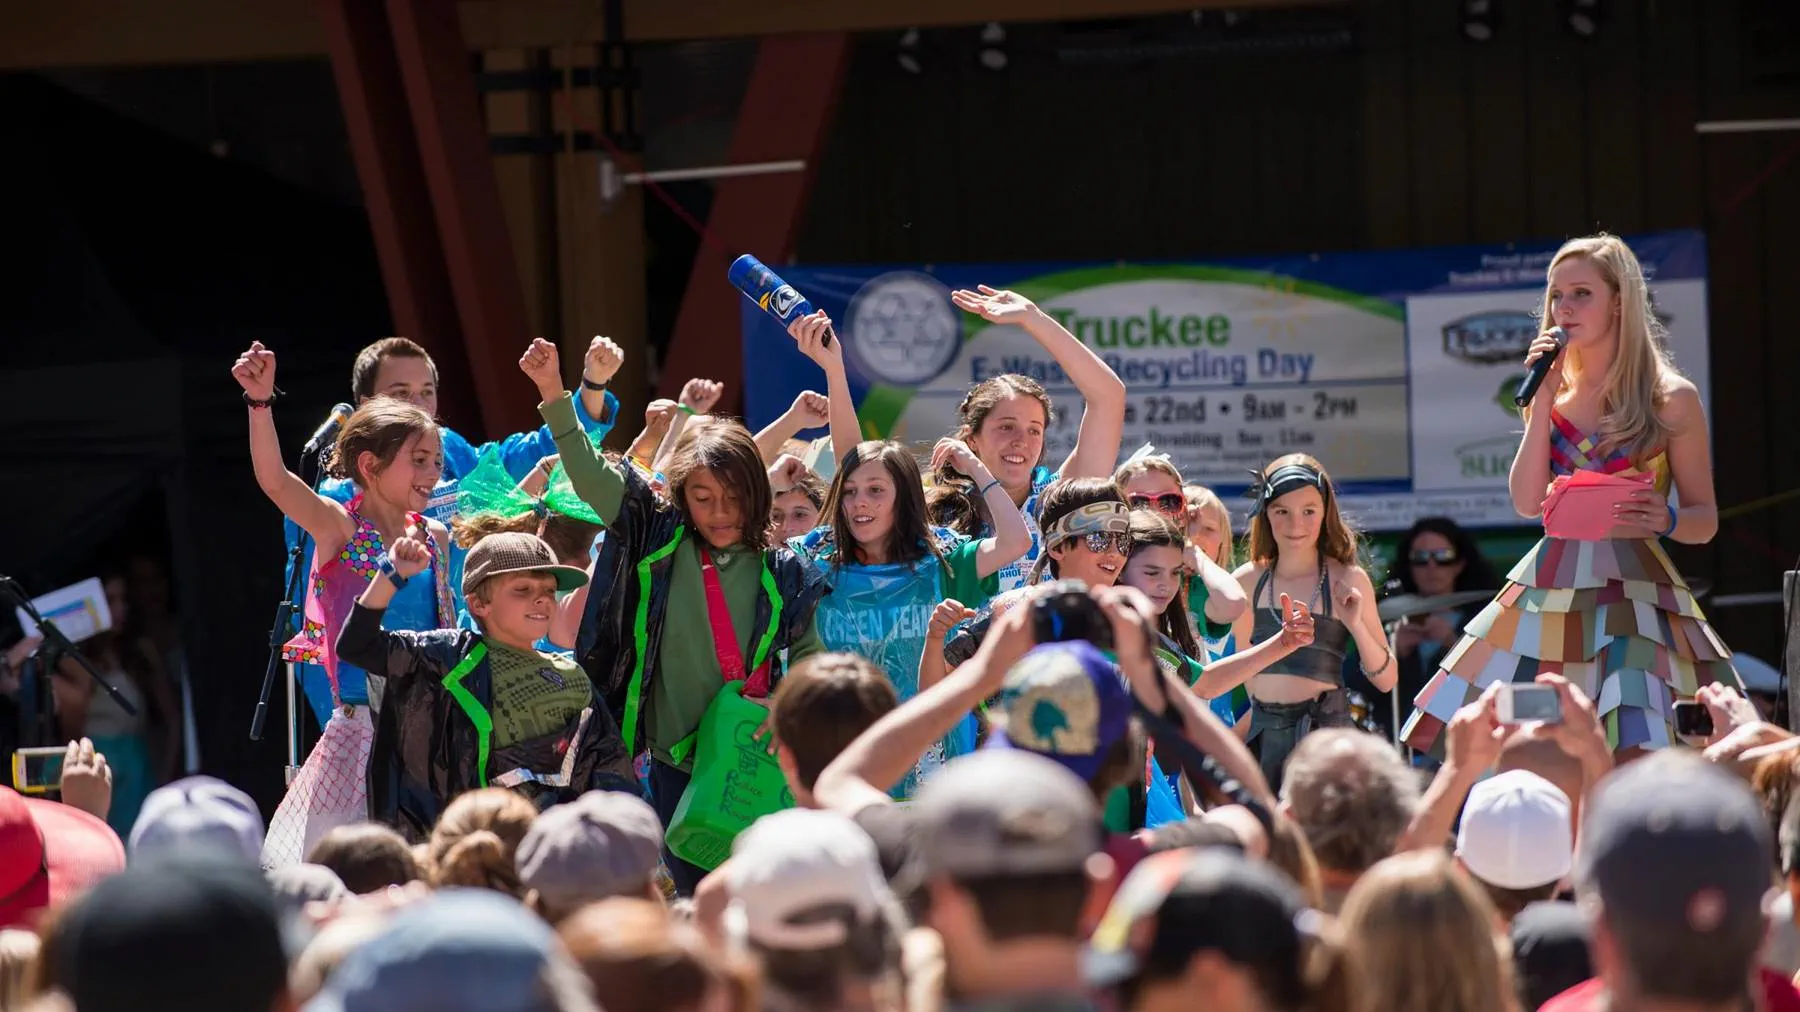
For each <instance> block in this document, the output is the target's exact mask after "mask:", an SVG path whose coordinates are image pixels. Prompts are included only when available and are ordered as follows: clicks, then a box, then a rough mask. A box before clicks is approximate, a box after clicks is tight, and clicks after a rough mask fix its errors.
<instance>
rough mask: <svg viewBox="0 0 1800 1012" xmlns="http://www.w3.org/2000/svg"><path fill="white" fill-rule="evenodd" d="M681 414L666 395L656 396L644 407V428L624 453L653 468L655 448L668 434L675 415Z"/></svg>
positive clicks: (678, 407) (654, 464)
mask: <svg viewBox="0 0 1800 1012" xmlns="http://www.w3.org/2000/svg"><path fill="white" fill-rule="evenodd" d="M679 414H681V407H680V406H679V405H677V404H676V403H675V402H674V401H672V400H669V399H668V398H667V397H658V398H657V399H656V400H653V401H651V402H650V405H649V406H648V407H646V408H645V409H644V428H643V430H642V431H641V432H639V433H638V434H637V438H635V439H633V440H632V441H631V446H630V447H628V448H627V449H626V450H625V455H626V456H627V457H630V458H631V459H632V460H635V461H637V462H638V463H640V464H642V465H644V466H645V467H647V468H651V469H654V468H655V466H656V449H657V447H659V446H661V445H662V441H663V437H664V436H666V435H668V434H669V426H671V425H674V424H675V416H676V415H679Z"/></svg>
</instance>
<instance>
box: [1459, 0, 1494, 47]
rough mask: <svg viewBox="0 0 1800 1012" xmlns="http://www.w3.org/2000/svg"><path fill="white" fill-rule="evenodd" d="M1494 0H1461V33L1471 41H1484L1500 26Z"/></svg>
mask: <svg viewBox="0 0 1800 1012" xmlns="http://www.w3.org/2000/svg"><path fill="white" fill-rule="evenodd" d="M1494 4H1495V0H1463V34H1464V35H1467V36H1468V37H1469V39H1470V41H1472V42H1486V41H1488V40H1490V39H1492V38H1493V37H1494V32H1495V31H1497V30H1498V29H1499V27H1500V12H1499V11H1497V10H1495V9H1494Z"/></svg>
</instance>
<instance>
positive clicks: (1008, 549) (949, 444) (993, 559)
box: [931, 439, 1031, 577]
mask: <svg viewBox="0 0 1800 1012" xmlns="http://www.w3.org/2000/svg"><path fill="white" fill-rule="evenodd" d="M946 462H948V463H949V464H950V465H951V466H952V467H955V468H956V469H957V470H958V471H961V472H962V473H964V474H966V475H968V476H969V477H970V478H971V479H972V480H973V481H974V482H975V487H976V488H977V489H978V490H980V492H981V500H982V501H983V502H985V503H987V508H988V513H989V514H991V515H992V516H993V518H994V534H993V536H992V537H989V538H984V539H982V541H981V547H980V548H978V549H976V552H975V570H976V572H977V573H978V574H979V575H981V576H984V577H987V576H992V575H994V574H995V573H998V572H999V571H1000V570H1001V569H1003V568H1005V567H1006V566H1008V565H1010V564H1011V563H1012V562H1014V561H1016V560H1017V559H1019V558H1021V557H1022V556H1024V554H1025V553H1026V552H1028V551H1030V550H1031V530H1030V529H1029V528H1027V527H1026V526H1025V515H1024V514H1023V513H1020V512H1019V506H1018V504H1017V503H1015V502H1013V501H1012V496H1011V495H1009V494H1008V493H1007V491H1006V488H1005V487H1004V486H1003V485H1001V484H1000V479H998V478H995V477H994V476H993V474H992V473H991V472H989V471H988V468H987V465H986V464H983V463H982V462H981V458H980V457H977V456H976V455H975V451H974V450H971V449H969V444H967V443H964V442H963V441H962V440H960V439H940V440H938V443H937V446H936V447H935V448H934V449H933V450H932V451H931V470H933V471H936V470H937V469H938V468H939V467H942V466H943V465H944V464H945V463H946Z"/></svg>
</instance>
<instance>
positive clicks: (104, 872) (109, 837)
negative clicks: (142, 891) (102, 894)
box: [0, 787, 125, 928]
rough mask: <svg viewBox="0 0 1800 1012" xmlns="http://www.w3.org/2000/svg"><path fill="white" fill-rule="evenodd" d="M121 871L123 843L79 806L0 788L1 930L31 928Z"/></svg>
mask: <svg viewBox="0 0 1800 1012" xmlns="http://www.w3.org/2000/svg"><path fill="white" fill-rule="evenodd" d="M124 868H125V845H124V844H122V843H120V842H119V837H118V835H117V834H115V833H114V832H113V831H112V829H111V827H109V826H107V824H106V823H104V822H102V821H100V820H99V819H96V818H94V817H93V816H92V815H89V814H88V813H86V812H84V811H82V810H81V809H79V808H71V807H70V806H68V805H65V804H61V803H59V802H55V801H44V800H42V799H39V798H28V797H25V796H24V795H22V794H20V793H19V792H18V791H15V790H13V789H12V788H10V787H0V927H7V928H11V927H33V926H35V921H36V917H37V914H38V912H39V911H42V910H43V909H45V908H46V907H52V906H60V905H61V904H63V903H64V902H66V901H68V900H69V899H71V898H73V897H75V896H76V895H79V894H80V893H82V892H83V891H85V890H86V889H88V888H89V887H91V886H92V885H94V884H95V883H96V882H99V881H100V880H101V879H104V878H106V877H107V876H109V875H116V874H118V873H119V872H120V871H123V870H124Z"/></svg>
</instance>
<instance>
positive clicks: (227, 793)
mask: <svg viewBox="0 0 1800 1012" xmlns="http://www.w3.org/2000/svg"><path fill="white" fill-rule="evenodd" d="M262 845H263V818H262V811H261V810H260V809H258V808H257V807H256V802H254V801H251V800H250V795H248V794H245V793H244V792H243V791H240V790H238V789H237V788H236V787H233V786H231V785H230V784H228V783H226V782H225V781H223V780H219V779H216V778H214V777H187V778H184V779H181V780H177V781H175V782H174V783H172V784H168V785H166V786H163V787H158V788H157V789H156V790H154V791H151V792H150V795H149V796H148V797H146V798H145V799H144V806H143V807H142V808H140V809H138V817H137V821H136V822H134V823H132V825H131V859H132V860H133V861H142V860H146V859H148V858H154V857H162V856H166V855H170V856H179V855H183V854H190V853H192V852H193V850H194V848H196V847H199V848H204V849H207V850H212V851H215V852H218V853H221V854H228V855H231V856H233V857H242V858H243V859H245V860H246V861H249V862H250V863H252V864H260V863H261V861H262Z"/></svg>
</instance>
